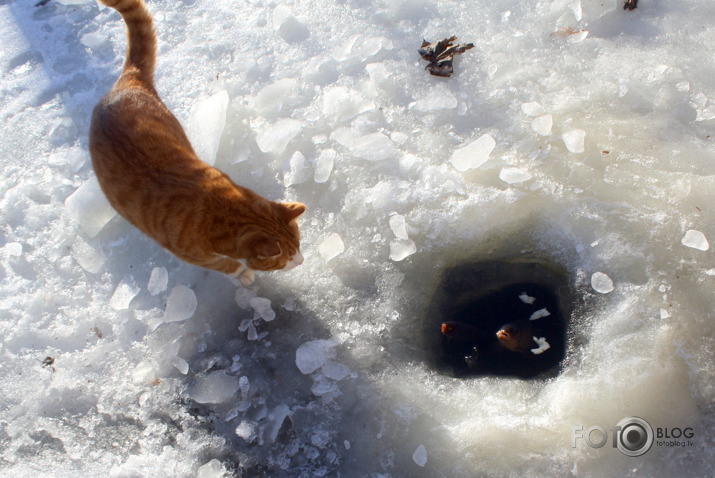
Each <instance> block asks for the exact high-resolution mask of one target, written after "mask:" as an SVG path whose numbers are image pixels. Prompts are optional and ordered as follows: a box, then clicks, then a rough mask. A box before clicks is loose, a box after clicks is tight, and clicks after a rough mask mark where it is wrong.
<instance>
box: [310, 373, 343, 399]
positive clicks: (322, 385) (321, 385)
mask: <svg viewBox="0 0 715 478" xmlns="http://www.w3.org/2000/svg"><path fill="white" fill-rule="evenodd" d="M337 389H338V387H337V386H336V385H335V383H333V382H330V381H328V380H326V379H325V377H319V378H318V379H317V380H316V381H315V382H313V386H312V387H310V391H311V392H312V393H313V395H315V396H316V397H322V396H323V395H327V394H329V393H331V392H334V391H335V390H337Z"/></svg>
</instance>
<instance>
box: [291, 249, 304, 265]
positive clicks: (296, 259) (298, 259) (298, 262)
mask: <svg viewBox="0 0 715 478" xmlns="http://www.w3.org/2000/svg"><path fill="white" fill-rule="evenodd" d="M292 261H293V262H294V263H295V265H297V266H299V265H301V264H302V263H303V254H301V253H300V251H298V252H296V253H295V255H294V256H293V258H292Z"/></svg>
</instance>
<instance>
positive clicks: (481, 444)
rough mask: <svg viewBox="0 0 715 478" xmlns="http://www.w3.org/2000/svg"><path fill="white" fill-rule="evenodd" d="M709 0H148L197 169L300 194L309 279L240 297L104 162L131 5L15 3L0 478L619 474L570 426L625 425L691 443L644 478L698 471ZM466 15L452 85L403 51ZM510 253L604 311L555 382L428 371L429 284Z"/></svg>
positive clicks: (9, 51)
mask: <svg viewBox="0 0 715 478" xmlns="http://www.w3.org/2000/svg"><path fill="white" fill-rule="evenodd" d="M512 3H513V2H512ZM642 3H644V4H645V3H646V2H642ZM71 4H78V5H79V6H69V5H71ZM708 6H709V4H706V3H705V1H704V0H702V1H699V2H696V4H693V5H692V6H691V7H688V8H682V9H681V8H677V9H673V8H669V7H668V6H667V5H665V4H658V2H651V4H650V5H649V6H648V8H642V9H641V8H639V9H637V10H636V11H635V12H629V13H625V12H623V11H622V10H621V8H620V2H616V1H615V0H614V1H608V2H585V1H578V0H576V1H568V2H561V1H559V2H541V1H536V0H526V1H523V2H520V3H519V4H518V5H517V4H515V3H513V4H510V5H506V4H505V3H504V2H492V4H490V5H482V6H481V7H480V8H479V9H476V10H475V9H474V8H471V7H469V6H468V5H467V3H464V2H446V1H444V2H443V1H441V0H438V1H437V2H433V3H428V2H425V1H422V0H385V1H383V2H377V3H376V4H375V5H371V6H370V7H369V8H363V6H361V5H358V4H357V3H355V2H343V3H340V2H338V3H336V2H328V1H318V2H305V1H296V2H293V3H291V4H290V5H282V4H280V5H279V4H277V3H275V2H273V3H271V2H262V1H260V0H256V1H250V2H247V3H242V4H241V7H240V8H236V4H235V2H226V1H214V0H207V1H202V2H186V3H183V2H182V3H181V4H180V5H176V4H174V3H172V2H151V5H150V8H151V9H152V11H153V12H154V14H155V19H156V24H157V28H158V31H159V35H160V47H159V63H158V69H157V74H156V78H157V89H158V90H159V91H160V93H161V95H162V97H163V99H164V101H165V102H166V104H167V105H168V106H169V107H170V108H171V109H172V111H174V112H175V113H176V115H177V117H178V118H179V120H180V121H181V122H182V123H183V124H184V125H186V127H187V130H188V131H189V133H190V135H191V137H192V140H193V141H194V142H195V145H196V147H197V151H198V152H199V154H200V155H201V157H202V158H203V159H204V160H205V161H207V162H210V163H213V164H215V165H216V166H217V167H219V168H221V169H222V170H223V171H225V172H226V173H227V174H229V175H230V176H231V177H232V178H233V179H234V180H236V181H237V182H238V183H240V184H244V185H246V186H249V187H251V188H252V189H254V190H256V191H257V192H259V193H261V194H263V195H265V196H267V197H269V198H271V199H285V200H300V201H303V202H305V203H307V204H308V205H309V212H308V213H307V214H306V216H305V217H304V218H303V219H302V222H301V233H302V238H303V239H302V240H303V253H304V255H305V257H306V261H305V263H304V264H303V265H302V266H301V267H299V268H297V269H295V270H293V271H290V272H288V273H284V274H279V273H276V274H260V276H259V279H258V281H257V283H256V286H255V287H254V288H251V289H245V288H239V289H236V288H235V287H234V286H233V285H232V284H231V283H230V282H229V281H227V280H226V279H225V278H223V277H221V276H220V275H218V274H213V273H207V272H206V271H203V270H200V269H198V268H195V267H191V266H188V265H186V264H183V263H180V262H179V261H178V260H176V259H174V258H172V256H171V255H170V254H168V253H166V252H165V251H162V250H161V249H160V248H159V247H158V246H157V245H156V244H154V243H153V242H152V241H150V240H149V239H147V238H145V237H143V236H142V235H141V234H139V233H138V232H137V231H136V230H134V229H133V228H132V227H130V226H129V225H128V224H127V223H126V221H124V220H123V219H121V218H119V217H117V216H116V214H115V213H114V211H113V210H112V209H111V207H109V206H108V204H107V203H106V200H104V197H103V195H102V193H101V190H100V189H99V187H98V183H97V181H96V179H95V178H94V176H93V173H92V171H91V166H90V162H89V155H88V151H87V139H86V131H87V129H88V121H89V117H90V113H91V109H92V107H93V106H94V104H95V103H96V101H97V100H98V99H99V98H100V97H101V96H102V95H103V94H104V93H105V92H106V90H107V89H108V88H109V87H110V86H111V84H112V82H113V81H114V75H115V74H116V73H117V72H118V70H119V68H120V65H121V63H122V61H123V55H124V48H125V44H124V41H125V40H124V26H123V25H122V23H121V22H120V21H119V19H118V16H117V15H116V13H114V12H112V11H111V10H109V9H107V8H97V7H96V6H95V3H94V2H86V1H84V0H76V1H75V0H67V1H63V2H50V3H49V4H48V5H46V6H45V7H41V8H40V7H38V8H37V9H34V8H30V7H28V6H27V5H23V4H22V2H5V3H4V4H3V5H0V38H1V39H2V44H3V48H2V51H0V69H1V70H2V80H1V82H0V109H1V110H0V114H1V116H0V117H1V118H2V120H3V126H4V128H3V137H2V139H1V140H0V158H1V159H2V160H1V161H0V168H2V173H3V174H2V176H1V177H2V179H1V180H0V217H2V221H0V223H1V225H0V337H2V338H1V339H0V356H2V367H0V383H1V384H2V387H0V445H2V446H0V475H2V476H13V477H15V476H16V477H20V478H24V477H28V478H29V477H32V478H35V477H38V476H40V477H53V478H64V477H72V478H74V477H76V476H87V477H107V476H109V477H111V478H135V477H172V478H175V477H192V478H193V477H197V476H198V477H201V478H216V477H228V476H261V475H267V476H274V477H283V476H285V477H295V476H337V475H340V476H402V475H409V476H434V474H435V470H444V473H446V474H449V475H450V476H456V477H470V476H480V475H495V476H508V475H511V476H523V475H524V474H526V473H535V474H539V475H550V476H565V475H568V474H573V475H584V476H589V475H592V476H622V475H626V474H628V473H631V472H632V470H633V461H632V460H630V459H627V458H626V457H624V456H621V455H619V454H618V452H614V453H615V454H612V453H608V452H610V451H612V450H610V449H608V450H606V449H603V450H601V452H602V453H594V450H591V449H590V448H589V447H587V446H585V445H583V444H582V443H579V446H577V448H571V447H570V446H569V445H568V444H569V439H570V436H569V430H572V429H573V427H574V426H579V425H581V426H583V427H584V428H588V427H589V426H591V425H601V426H607V427H608V426H612V425H615V423H616V422H617V421H618V420H619V419H621V418H623V417H624V416H626V415H631V414H638V415H641V416H644V417H646V418H648V419H649V420H652V424H653V425H654V426H678V427H681V428H684V427H687V426H694V425H697V427H698V428H697V430H698V431H697V433H698V436H697V438H696V440H698V441H696V448H693V449H686V448H679V449H670V450H665V449H655V448H654V449H653V450H651V451H650V452H649V455H647V459H645V460H643V461H641V462H639V465H638V471H639V473H642V474H644V475H669V476H670V475H672V476H675V475H676V474H678V473H682V470H683V469H688V470H689V471H691V472H692V473H693V474H700V475H707V474H708V473H710V469H709V468H708V466H709V464H710V463H712V462H713V452H712V450H711V447H710V448H709V447H708V446H707V443H706V442H705V441H700V440H701V437H706V436H709V435H712V430H713V429H714V427H715V424H713V422H712V419H711V418H710V416H709V415H708V411H709V410H710V407H711V404H712V403H713V401H714V400H715V389H713V386H712V384H713V383H715V375H714V374H713V369H712V363H711V362H712V356H711V355H712V354H711V351H712V349H713V346H715V343H714V342H713V336H714V335H715V331H714V330H713V325H712V324H713V321H712V310H714V309H715V307H714V305H715V304H713V295H712V293H711V290H712V286H713V281H714V280H715V279H714V278H715V272H713V271H715V264H713V261H712V251H711V249H710V247H709V242H708V241H709V240H712V237H713V236H714V234H715V233H714V232H713V230H712V224H714V223H715V217H714V216H713V210H712V208H711V207H710V206H709V205H710V204H711V203H712V191H713V190H714V189H715V184H713V179H712V178H713V176H714V175H715V169H714V166H713V165H714V164H715V161H713V158H714V157H715V151H713V146H712V143H711V139H710V134H711V130H712V122H713V120H714V119H715V106H714V105H713V101H715V91H713V88H712V81H711V79H712V77H713V71H712V69H713V67H712V64H711V63H710V62H706V61H702V58H701V57H700V56H698V55H692V52H693V51H704V50H707V47H708V46H712V42H713V41H712V38H710V37H709V36H708V34H707V33H703V32H700V30H697V28H693V25H692V18H693V17H692V16H693V15H694V14H696V13H694V12H697V14H698V15H701V17H702V20H703V22H704V24H711V23H712V22H713V20H715V19H713V18H707V16H708V15H710V13H709V9H708V8H707V7H708ZM703 15H704V16H703ZM708 20H709V22H708ZM447 24H450V25H451V26H450V29H453V31H454V33H455V34H458V35H460V40H464V41H470V42H474V43H475V45H476V48H475V49H474V50H473V51H470V55H464V56H463V57H461V58H459V61H458V62H456V64H455V70H456V73H455V75H454V76H453V77H452V78H450V79H449V80H438V79H434V78H431V77H430V76H429V75H428V74H427V72H425V71H423V70H422V68H421V66H420V65H419V62H418V58H417V56H416V51H415V50H416V48H417V46H418V45H419V42H421V40H422V38H425V37H426V38H436V37H438V36H439V35H444V34H445V32H444V27H445V25H447ZM447 34H449V33H447ZM468 35H473V37H471V38H467V36H468ZM675 36H677V37H678V39H679V41H678V42H677V44H673V42H670V41H668V39H669V38H673V37H675ZM521 52H528V55H522V54H521ZM187 59H190V60H191V61H189V60H187ZM498 251H500V253H502V254H505V255H510V256H518V255H519V254H522V253H532V254H534V253H538V254H541V255H543V256H546V257H548V258H549V259H550V260H553V261H555V262H558V263H559V264H561V265H562V266H563V267H564V268H565V269H567V270H568V272H569V274H570V276H571V277H572V280H573V286H574V288H575V289H576V290H578V291H580V294H581V295H582V296H583V297H584V301H585V302H586V303H587V304H588V305H589V307H588V308H586V307H584V309H583V310H580V311H579V313H578V314H577V317H574V321H575V322H574V323H575V329H574V330H573V331H572V332H573V337H571V338H572V339H573V344H574V347H577V349H572V350H571V353H570V355H569V357H567V362H566V366H565V368H564V370H563V371H562V373H561V375H560V376H559V377H557V378H555V379H553V380H550V381H548V382H524V381H517V380H497V379H479V380H467V381H455V380H453V379H447V378H444V377H441V376H439V375H437V374H435V373H434V372H433V371H431V370H429V369H427V368H426V367H425V366H424V365H423V364H424V362H425V360H424V356H423V355H422V349H421V348H420V344H419V341H418V340H417V339H416V337H417V336H416V331H418V330H421V325H422V322H421V313H422V311H423V310H424V305H425V303H426V301H427V300H428V298H429V296H430V294H431V292H432V289H431V287H432V285H433V284H434V282H435V280H436V275H438V274H439V273H440V271H441V270H443V269H444V267H446V266H447V265H451V264H456V263H459V262H461V261H464V260H466V259H472V258H473V257H475V256H487V257H489V256H493V255H494V254H497V252H498ZM524 299H525V300H529V298H528V297H524ZM535 320H542V319H536V318H535ZM435 333H437V332H436V331H435ZM537 339H540V337H537ZM540 348H542V349H543V347H540ZM535 350H539V349H535ZM48 358H51V359H52V360H48ZM644 390H645V391H647V392H648V393H644V392H643V391H644ZM663 410H668V415H667V417H665V416H664V415H663ZM666 418H667V420H668V421H669V422H668V423H661V422H664V421H665V420H666ZM702 440H704V438H702ZM629 460H630V461H629Z"/></svg>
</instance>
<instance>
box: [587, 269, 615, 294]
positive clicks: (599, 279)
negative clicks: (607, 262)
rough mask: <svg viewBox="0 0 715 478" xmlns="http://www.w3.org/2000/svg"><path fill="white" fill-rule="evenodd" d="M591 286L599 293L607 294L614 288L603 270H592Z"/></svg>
mask: <svg viewBox="0 0 715 478" xmlns="http://www.w3.org/2000/svg"><path fill="white" fill-rule="evenodd" d="M591 287H593V290H595V291H596V292H600V293H601V294H608V293H609V292H612V291H613V289H614V287H613V281H612V280H611V278H610V277H608V276H607V275H606V274H604V273H603V272H594V274H593V275H592V276H591Z"/></svg>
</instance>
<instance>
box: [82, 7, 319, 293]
mask: <svg viewBox="0 0 715 478" xmlns="http://www.w3.org/2000/svg"><path fill="white" fill-rule="evenodd" d="M100 1H101V2H102V3H104V4H105V5H107V6H110V7H112V8H114V9H116V10H117V11H119V13H120V14H121V15H122V18H124V21H125V23H126V26H127V41H128V45H127V57H126V60H125V63H124V69H123V71H122V74H121V76H120V77H119V79H118V80H117V82H116V83H115V84H114V86H113V87H112V89H111V91H110V92H109V93H108V94H107V95H106V96H105V97H104V98H103V99H102V100H101V101H100V102H99V103H98V104H97V106H96V107H95V109H94V114H93V115H92V125H91V129H90V136H89V148H90V152H91V154H92V164H93V165H94V171H95V173H96V174H97V178H98V179H99V184H100V185H101V187H102V190H103V191H104V194H106V196H107V198H108V199H109V202H110V203H111V204H112V206H113V207H114V208H115V209H116V210H117V211H118V212H119V213H120V214H121V215H122V216H124V217H125V218H126V219H127V220H128V221H129V222H131V223H132V224H134V225H135V226H136V227H138V228H139V229H140V230H142V231H143V232H144V233H146V234H147V235H148V236H150V237H152V238H154V239H155V240H156V241H157V242H159V244H161V245H162V246H163V247H165V248H166V249H168V250H169V251H171V252H172V253H174V254H175V255H176V256H177V257H179V258H180V259H183V260H184V261H186V262H190V263H191V264H196V265H198V266H201V267H206V268H208V269H214V270H217V271H220V272H223V273H225V274H229V275H230V276H233V277H235V278H239V279H240V281H241V283H243V284H248V283H251V282H252V281H253V272H252V270H260V271H268V270H278V269H283V270H288V269H291V268H293V267H295V266H297V265H300V264H301V263H302V262H303V256H302V255H301V253H300V244H299V233H298V225H297V223H296V219H297V218H298V216H300V215H301V214H302V213H303V212H304V211H305V205H304V204H301V203H277V202H272V201H269V200H267V199H264V198H263V197H261V196H259V195H258V194H256V193H254V192H253V191H250V190H248V189H246V188H243V187H241V186H238V185H236V184H235V183H234V182H233V181H231V180H230V179H229V178H228V176H226V175H225V174H223V173H222V172H220V171H219V170H217V169H215V168H213V167H211V166H209V165H208V164H206V163H204V162H203V161H201V160H200V159H199V158H198V157H197V156H196V154H195V153H194V150H193V148H192V147H191V144H190V143H189V140H188V138H187V137H186V134H185V133H184V130H183V129H182V128H181V125H180V124H179V122H178V120H177V119H176V118H175V117H174V115H172V114H171V112H170V111H169V110H168V108H167V107H166V106H165V105H164V103H163V102H162V101H161V99H160V98H159V95H158V94H157V92H156V90H155V89H154V63H155V60H156V33H155V32H154V27H153V23H152V17H151V14H150V13H149V11H148V10H147V8H146V5H145V4H144V0H100Z"/></svg>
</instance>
